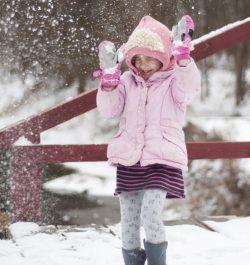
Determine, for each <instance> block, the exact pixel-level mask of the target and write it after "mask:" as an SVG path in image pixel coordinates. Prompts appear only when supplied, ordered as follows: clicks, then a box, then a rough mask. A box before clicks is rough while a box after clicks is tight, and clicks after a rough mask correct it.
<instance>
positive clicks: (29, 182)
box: [9, 150, 42, 223]
mask: <svg viewBox="0 0 250 265" xmlns="http://www.w3.org/2000/svg"><path fill="white" fill-rule="evenodd" d="M41 175H42V172H41V168H40V164H38V163H32V162H27V163H26V162H25V161H22V160H20V157H19V154H17V153H16V152H15V150H13V151H12V152H11V158H10V172H9V180H10V195H9V197H10V212H11V215H12V219H13V221H14V222H17V221H30V222H37V223H40V222H41Z"/></svg>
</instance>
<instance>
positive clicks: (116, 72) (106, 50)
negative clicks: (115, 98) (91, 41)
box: [93, 41, 121, 91]
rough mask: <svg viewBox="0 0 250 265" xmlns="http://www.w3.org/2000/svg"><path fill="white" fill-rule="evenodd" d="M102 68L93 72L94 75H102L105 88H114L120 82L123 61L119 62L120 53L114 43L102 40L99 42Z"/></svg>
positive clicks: (102, 85) (102, 83)
mask: <svg viewBox="0 0 250 265" xmlns="http://www.w3.org/2000/svg"><path fill="white" fill-rule="evenodd" d="M98 48H99V52H98V56H99V61H100V70H97V71H95V72H94V73H93V77H101V87H102V88H103V89H104V90H108V91H110V90H113V89H114V88H115V87H117V85H118V84H119V82H120V76H121V71H120V68H121V63H120V62H118V59H119V58H118V53H117V51H116V49H115V45H114V43H112V42H110V41H102V42H101V43H100V44H99V47H98Z"/></svg>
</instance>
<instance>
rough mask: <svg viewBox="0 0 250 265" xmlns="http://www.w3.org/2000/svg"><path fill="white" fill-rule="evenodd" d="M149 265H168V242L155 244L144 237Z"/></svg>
mask: <svg viewBox="0 0 250 265" xmlns="http://www.w3.org/2000/svg"><path fill="white" fill-rule="evenodd" d="M143 243H144V247H145V251H146V255H147V261H148V263H147V264H148V265H166V264H167V263H166V258H167V253H166V251H167V246H168V242H167V241H164V242H162V243H159V244H153V243H150V242H147V241H146V240H145V239H143Z"/></svg>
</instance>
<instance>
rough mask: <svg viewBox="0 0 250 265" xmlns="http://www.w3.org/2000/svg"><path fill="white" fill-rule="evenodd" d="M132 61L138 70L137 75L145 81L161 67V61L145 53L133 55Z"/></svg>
mask: <svg viewBox="0 0 250 265" xmlns="http://www.w3.org/2000/svg"><path fill="white" fill-rule="evenodd" d="M132 63H133V65H134V66H135V68H136V69H137V70H138V75H139V76H141V77H142V78H143V79H144V80H145V81H146V80H148V79H149V77H150V76H152V75H153V74H154V73H155V72H157V71H159V70H160V68H161V67H162V63H161V62H160V61H159V60H157V59H155V58H152V57H148V56H145V55H135V56H134V57H133V59H132Z"/></svg>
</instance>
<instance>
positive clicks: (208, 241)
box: [0, 217, 250, 265]
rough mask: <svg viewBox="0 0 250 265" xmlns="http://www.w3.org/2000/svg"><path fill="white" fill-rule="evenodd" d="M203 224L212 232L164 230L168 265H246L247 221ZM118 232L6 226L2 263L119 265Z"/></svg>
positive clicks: (178, 228) (187, 228) (248, 255)
mask: <svg viewBox="0 0 250 265" xmlns="http://www.w3.org/2000/svg"><path fill="white" fill-rule="evenodd" d="M205 222H206V223H207V224H208V225H210V226H211V227H213V228H214V229H215V230H216V232H211V231H209V230H206V229H204V228H201V227H198V226H195V225H187V224H184V225H174V226H165V232H166V237H167V240H168V250H167V261H168V263H167V264H169V265H171V264H175V265H235V263H236V262H237V263H239V264H241V265H248V264H249V259H250V243H249V236H250V234H249V231H250V217H243V218H236V219H233V220H230V221H226V222H215V221H205ZM120 228H121V226H120V223H118V224H115V225H113V226H108V227H99V228H98V229H97V228H96V229H95V228H93V227H85V228H81V227H77V228H74V229H69V228H59V229H55V231H54V232H48V231H49V229H46V227H42V226H40V227H38V226H37V225H36V224H33V225H32V224H31V223H24V222H20V223H14V224H12V225H11V227H10V230H11V232H12V235H13V240H2V241H0V264H1V265H24V264H25V265H40V264H41V265H59V264H60V265H68V264H71V265H78V264H79V265H80V264H81V265H98V264H100V265H101V264H102V265H103V264H109V265H119V264H120V265H122V264H124V263H123V259H122V254H121V246H122V245H121V233H120ZM110 230H111V231H112V233H110ZM23 231H25V232H23ZM143 238H145V231H144V229H143V228H142V227H141V240H142V239H143ZM142 247H143V244H142Z"/></svg>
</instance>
